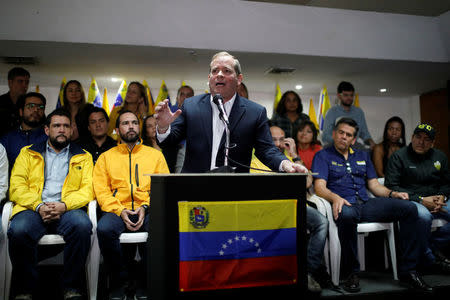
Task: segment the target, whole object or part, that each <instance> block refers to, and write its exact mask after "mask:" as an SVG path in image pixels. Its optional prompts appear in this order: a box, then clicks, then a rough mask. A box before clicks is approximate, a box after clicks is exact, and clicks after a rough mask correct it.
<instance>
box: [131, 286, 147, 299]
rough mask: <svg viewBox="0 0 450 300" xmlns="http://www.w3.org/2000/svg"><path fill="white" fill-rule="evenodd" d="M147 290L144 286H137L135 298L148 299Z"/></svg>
mask: <svg viewBox="0 0 450 300" xmlns="http://www.w3.org/2000/svg"><path fill="white" fill-rule="evenodd" d="M147 299H148V297H147V290H146V289H143V288H137V289H136V293H135V294H134V300H147Z"/></svg>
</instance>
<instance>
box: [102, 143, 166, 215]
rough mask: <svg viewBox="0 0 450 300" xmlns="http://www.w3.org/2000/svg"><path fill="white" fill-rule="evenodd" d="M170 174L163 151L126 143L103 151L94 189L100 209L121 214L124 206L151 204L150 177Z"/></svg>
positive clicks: (131, 207)
mask: <svg viewBox="0 0 450 300" xmlns="http://www.w3.org/2000/svg"><path fill="white" fill-rule="evenodd" d="M158 173H163V174H164V173H166V174H168V173H170V172H169V168H168V167H167V163H166V160H165V158H164V155H163V154H162V152H161V151H158V150H156V149H154V148H152V147H148V146H145V145H143V144H142V142H141V143H140V144H138V145H135V146H134V148H133V150H132V151H131V152H130V150H129V149H128V146H127V144H119V145H117V146H116V147H113V148H111V149H109V150H108V151H106V152H103V153H102V154H101V155H100V157H99V158H98V160H97V163H96V164H95V167H94V177H93V180H94V191H95V195H96V197H97V202H98V204H99V206H100V208H101V209H102V210H103V211H105V212H112V213H115V214H116V215H118V216H120V214H121V213H122V210H124V209H130V210H132V209H136V208H138V207H140V206H142V205H150V176H147V174H158Z"/></svg>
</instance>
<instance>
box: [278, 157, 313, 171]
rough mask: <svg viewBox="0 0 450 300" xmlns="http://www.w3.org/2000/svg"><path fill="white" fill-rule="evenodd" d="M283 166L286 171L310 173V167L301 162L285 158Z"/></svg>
mask: <svg viewBox="0 0 450 300" xmlns="http://www.w3.org/2000/svg"><path fill="white" fill-rule="evenodd" d="M281 168H282V169H283V171H284V172H286V173H308V169H307V168H306V167H305V166H304V165H301V164H296V163H293V162H292V161H290V160H287V159H286V160H283V162H282V163H281Z"/></svg>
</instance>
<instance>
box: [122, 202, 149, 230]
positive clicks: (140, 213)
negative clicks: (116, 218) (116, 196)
mask: <svg viewBox="0 0 450 300" xmlns="http://www.w3.org/2000/svg"><path fill="white" fill-rule="evenodd" d="M120 217H121V218H122V220H123V222H124V223H125V226H126V227H127V229H128V230H130V231H138V230H139V229H140V228H141V226H142V224H143V223H144V218H145V209H144V208H143V207H139V208H138V209H137V210H134V211H133V210H129V209H124V210H122V213H121V214H120ZM136 218H137V221H136V222H133V221H132V220H131V219H134V220H135V219H136Z"/></svg>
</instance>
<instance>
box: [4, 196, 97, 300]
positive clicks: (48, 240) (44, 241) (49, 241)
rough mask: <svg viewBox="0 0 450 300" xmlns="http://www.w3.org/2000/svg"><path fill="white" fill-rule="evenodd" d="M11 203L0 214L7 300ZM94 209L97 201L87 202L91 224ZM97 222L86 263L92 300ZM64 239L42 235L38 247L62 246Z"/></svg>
mask: <svg viewBox="0 0 450 300" xmlns="http://www.w3.org/2000/svg"><path fill="white" fill-rule="evenodd" d="M12 208H13V203H12V202H7V203H6V204H5V206H4V207H3V213H2V230H3V233H4V235H5V243H3V246H2V250H3V247H5V249H4V250H5V251H4V253H5V264H4V266H5V271H4V274H5V283H4V298H3V299H9V292H10V286H11V273H12V265H11V260H10V259H9V249H8V239H7V238H6V233H7V231H8V227H9V219H10V218H11V213H12ZM96 209H97V201H95V200H92V201H90V202H89V207H88V215H89V218H90V220H91V222H92V220H93V217H95V221H96ZM96 232H97V222H95V224H94V222H92V237H91V249H90V252H89V255H88V258H87V261H86V275H87V282H88V293H89V299H91V300H94V299H97V282H96V281H97V279H98V265H97V266H95V265H94V264H93V263H92V259H93V257H98V255H99V254H98V253H100V249H99V248H98V242H97V234H96ZM64 243H65V242H64V239H63V237H62V236H61V235H59V234H46V235H44V236H43V237H42V238H41V239H40V240H39V242H38V245H61V244H64ZM94 280H95V282H94Z"/></svg>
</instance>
